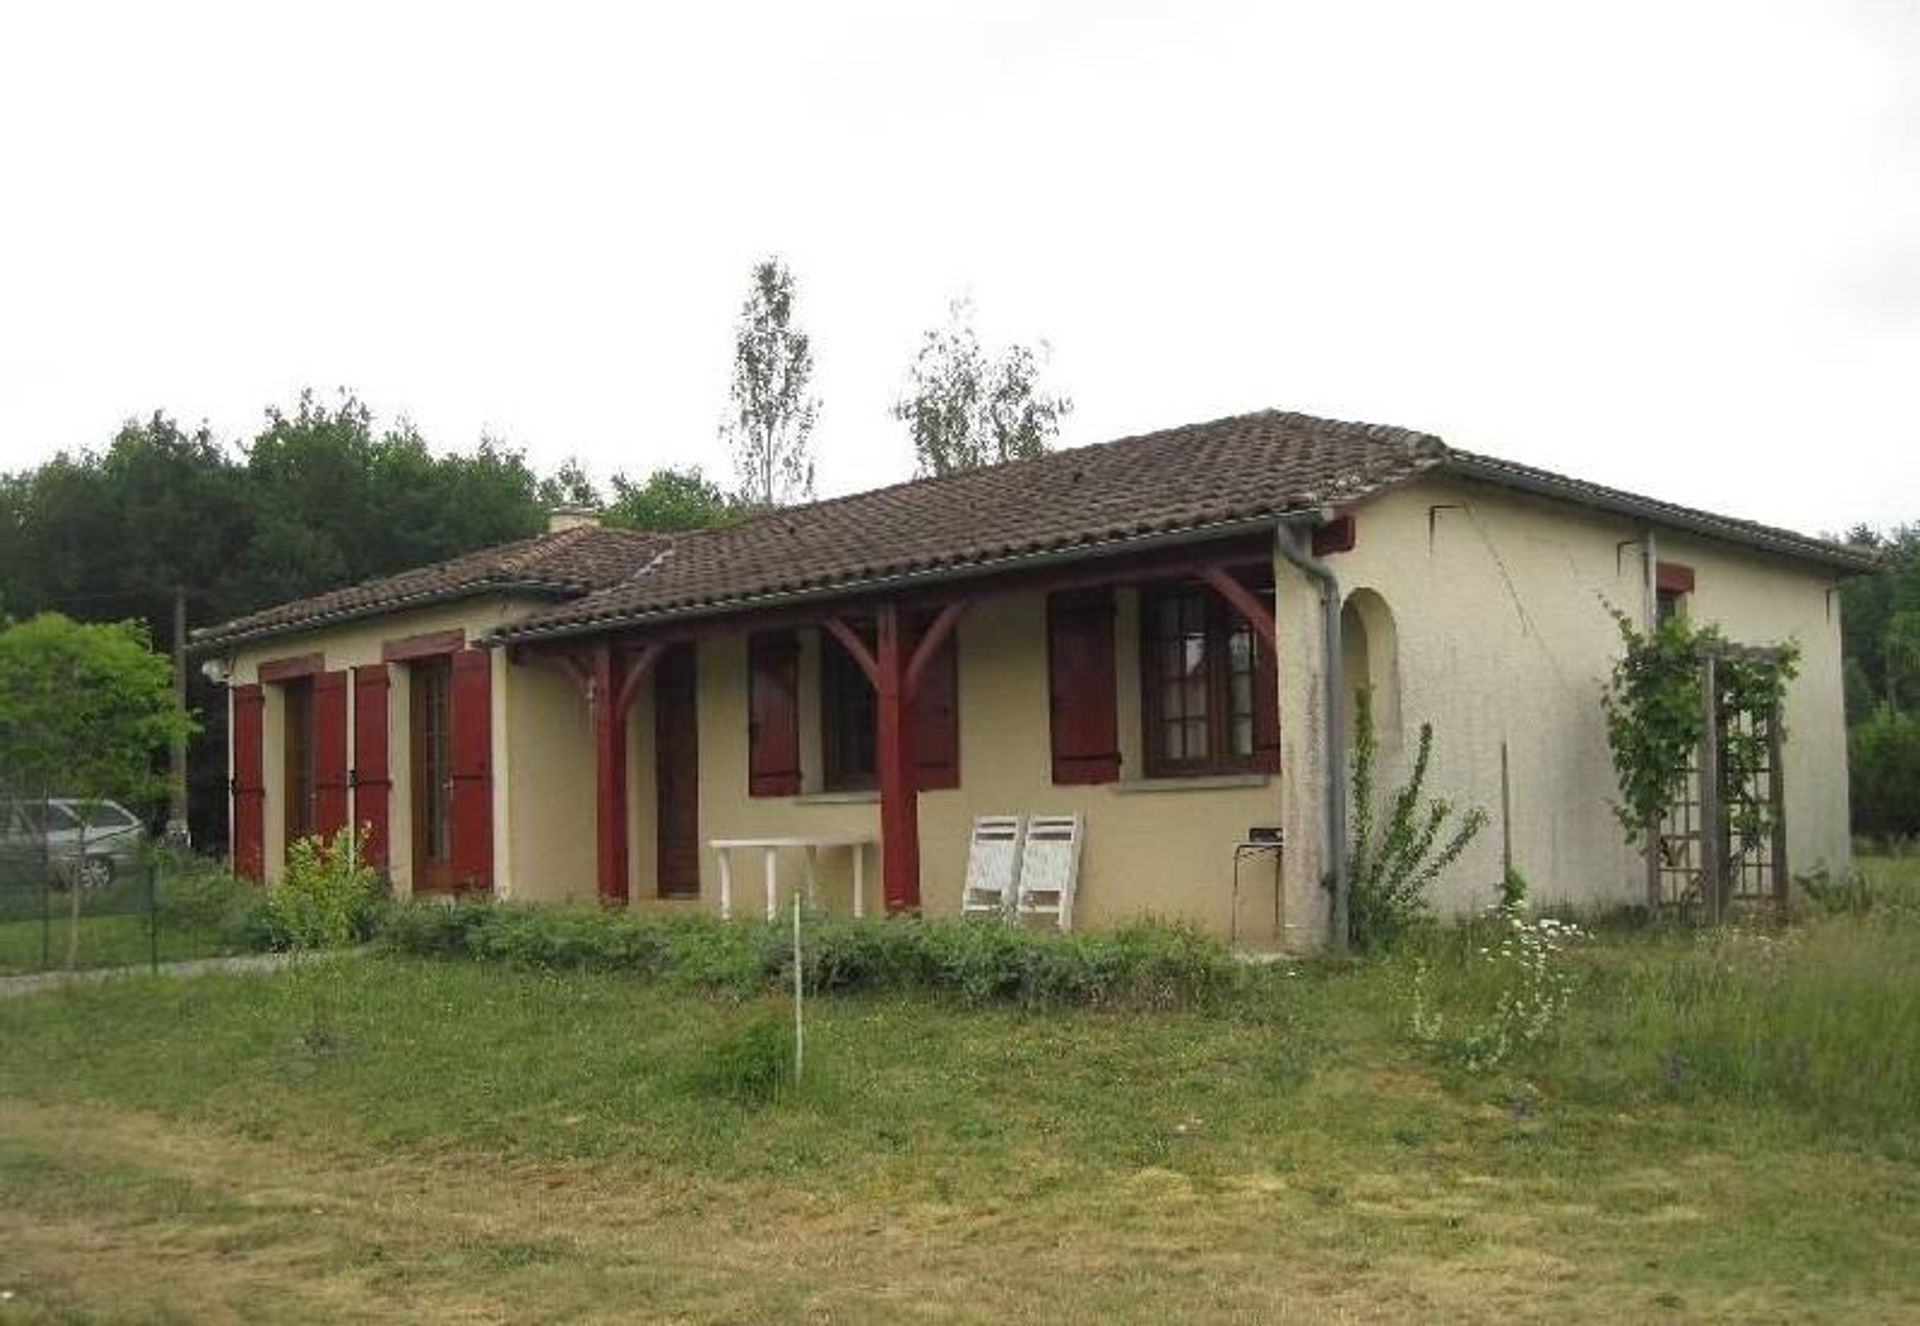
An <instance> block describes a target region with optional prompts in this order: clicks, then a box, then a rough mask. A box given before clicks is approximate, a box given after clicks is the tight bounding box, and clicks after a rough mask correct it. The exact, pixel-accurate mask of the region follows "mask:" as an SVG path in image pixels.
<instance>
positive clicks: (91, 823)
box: [73, 801, 139, 829]
mask: <svg viewBox="0 0 1920 1326" xmlns="http://www.w3.org/2000/svg"><path fill="white" fill-rule="evenodd" d="M73 813H74V814H75V815H77V816H79V817H80V818H81V819H82V820H84V821H85V822H86V825H87V827H88V828H89V829H125V828H128V827H130V826H132V825H134V824H137V823H138V822H139V821H137V820H135V819H134V818H133V816H132V815H131V814H129V813H128V812H127V811H125V810H123V809H121V808H120V807H119V806H117V805H115V804H114V803H113V802H111V801H97V802H95V803H94V804H92V805H90V806H89V805H85V804H82V805H78V806H75V807H74V808H73Z"/></svg>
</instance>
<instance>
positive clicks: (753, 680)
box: [747, 631, 800, 797]
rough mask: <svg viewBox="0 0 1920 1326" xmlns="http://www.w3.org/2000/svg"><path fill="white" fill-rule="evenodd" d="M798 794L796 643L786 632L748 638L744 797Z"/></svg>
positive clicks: (797, 656)
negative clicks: (745, 778) (745, 781)
mask: <svg viewBox="0 0 1920 1326" xmlns="http://www.w3.org/2000/svg"><path fill="white" fill-rule="evenodd" d="M799 791H800V641H799V639H798V637H796V636H795V635H794V634H793V632H791V631H769V632H761V633H759V634H756V635H750V636H748V637H747V795H748V796H756V797H787V796H795V795H797V794H798V793H799Z"/></svg>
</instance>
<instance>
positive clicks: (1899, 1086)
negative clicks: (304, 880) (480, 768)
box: [0, 863, 1920, 1322]
mask: <svg viewBox="0 0 1920 1326" xmlns="http://www.w3.org/2000/svg"><path fill="white" fill-rule="evenodd" d="M1869 869H1870V870H1875V871H1879V872H1882V873H1883V875H1884V876H1885V877H1889V878H1890V877H1891V874H1892V872H1893V871H1894V870H1895V869H1896V867H1894V866H1891V865H1884V864H1878V863H1875V864H1871V865H1870V866H1869ZM1898 869H1904V870H1906V871H1907V872H1908V874H1909V876H1910V877H1911V878H1910V880H1909V883H1910V884H1911V885H1913V886H1916V888H1920V871H1915V869H1914V866H1913V863H1904V864H1903V865H1902V866H1901V867H1898ZM1576 963H1577V970H1578V981H1579V996H1578V999H1577V1001H1576V1010H1575V1012H1574V1014H1573V1015H1572V1016H1571V1017H1570V1018H1569V1019H1568V1020H1567V1023H1566V1026H1565V1028H1564V1032H1563V1034H1562V1036H1561V1037H1560V1039H1559V1041H1558V1042H1557V1043H1556V1044H1555V1045H1553V1046H1552V1047H1550V1048H1548V1049H1547V1050H1545V1051H1543V1052H1541V1053H1539V1054H1537V1055H1535V1056H1534V1057H1532V1058H1530V1059H1529V1060H1527V1061H1526V1062H1525V1063H1524V1065H1518V1066H1509V1067H1507V1068H1503V1069H1500V1070H1497V1071H1494V1072H1491V1073H1485V1074H1468V1073H1465V1072H1464V1071H1462V1070H1461V1069H1459V1068H1458V1067H1457V1066H1452V1065H1451V1064H1450V1062H1449V1061H1448V1059H1447V1058H1446V1057H1445V1056H1444V1055H1438V1054H1435V1053H1434V1052H1432V1051H1431V1050H1428V1049H1426V1048H1423V1047H1421V1046H1419V1045H1417V1044H1415V1043H1413V1042H1412V1041H1411V1040H1410V1038H1409V1036H1408V1032H1407V1026H1408V1007H1409V994H1408V982H1409V976H1410V968H1409V966H1408V965H1407V964H1405V963H1387V962H1383V963H1369V964H1359V965H1355V966H1352V967H1347V968H1344V969H1343V968H1336V967H1334V966H1332V965H1319V964H1303V965H1302V966H1301V967H1299V968H1298V969H1297V974H1292V975H1289V974H1287V973H1286V972H1285V971H1284V970H1280V969H1277V970H1274V971H1273V972H1271V973H1270V974H1269V975H1268V976H1266V977H1265V978H1264V979H1262V980H1261V981H1260V982H1259V984H1258V987H1257V988H1256V989H1254V990H1252V991H1250V992H1249V993H1248V994H1246V995H1245V996H1244V997H1242V998H1239V999H1237V1000H1236V1001H1235V1002H1234V1003H1233V1004H1232V1005H1231V1006H1230V1007H1229V1008H1227V1009H1225V1010H1216V1011H1212V1012H1206V1013H1179V1014H1175V1013H1155V1014H1142V1013H1115V1012H1099V1011H1086V1010H1066V1011H1053V1012H1045V1013H1038V1012H1036V1013H1022V1012H1018V1011H1012V1010H1006V1009H998V1008H966V1007H961V1006H958V1005H955V1004H953V1003H946V1002H938V1001H934V1000H931V999H928V998H925V997H914V996H887V997H868V998H852V997H847V998H838V999H832V1000H821V1001H819V1002H817V1003H816V1004H814V1005H813V1006H812V1008H811V1016H810V1021H809V1024H808V1046H809V1064H810V1066H811V1073H810V1077H809V1079H808V1080H807V1081H806V1082H805V1083H804V1084H803V1085H802V1086H801V1087H800V1088H799V1089H798V1090H797V1091H794V1092H791V1093H789V1094H788V1095H786V1096H784V1097H782V1098H781V1099H778V1100H776V1101H775V1102H773V1103H772V1104H769V1105H764V1106H758V1107H756V1106H750V1105H745V1104H740V1103H737V1102H736V1101H735V1100H734V1099H732V1098H730V1097H729V1096H728V1095H727V1094H726V1093H724V1092H723V1091H720V1090H717V1089H716V1086H715V1084H714V1083H713V1082H712V1081H711V1078H712V1075H713V1064H714V1061H715V1047H716V1046H717V1045H719V1044H721V1043H723V1041H724V1040H725V1039H726V1037H727V1036H728V1033H729V1032H730V1031H731V1030H734V1029H737V1028H738V1027H739V1026H741V1025H742V1024H744V1023H746V1022H750V1021H751V1020H752V1019H754V1018H756V1017H760V1016H763V1015H764V1014H763V1010H762V1009H761V1008H760V1007H759V1006H758V1005H749V1006H744V1007H743V1006H736V1005H729V1004H727V1003H725V1002H722V1001H719V1000H716V999H713V998H710V997H706V996H701V995H696V994H691V993H686V992H683V991H679V990H676V989H673V988H671V987H669V986H666V985H661V984H648V983H643V982H638V981H635V980H633V979H631V978H627V977H621V976H613V975H587V974H578V973H575V974H568V975H564V976H558V975H543V974H539V973H532V972H525V971H518V970H513V969H510V968H506V967H499V966H491V965H478V964H470V963H464V962H444V963H441V962H431V961H422V960H412V959H399V958H374V959H366V960H360V961H343V962H342V963H340V964H337V965H334V966H332V967H331V968H328V967H321V968H313V969H303V970H297V971H293V972H288V973H282V974H278V975H273V976H244V977H242V976H209V977H202V978H198V979H194V980H174V981H169V980H164V979H161V980H155V979H151V978H135V979H129V980H126V981H122V982H116V983H113V984H110V985H105V986H97V987H91V988H74V989H70V990H64V991H59V992H55V993H50V994H44V995H35V996H30V997H25V998H20V999H15V1000H10V1001H8V1002H7V1003H6V1004H4V1005H0V1249H4V1250H5V1251H4V1253H0V1294H10V1295H11V1297H8V1298H5V1299H0V1320H4V1321H9V1322H10V1321H16V1320H17V1321H27V1322H33V1321H67V1320H108V1321H118V1320H126V1321H221V1320H235V1321H249V1320H264V1321H308V1320H311V1321H337V1320H342V1319H355V1318H366V1317H374V1316H384V1317H397V1318H407V1319H423V1320H449V1321H452V1320H458V1321H469V1320H473V1321H487V1320H511V1321H573V1320H582V1319H586V1320H607V1321H633V1320H673V1321H697V1322H723V1321H725V1322H735V1321H769V1322H772V1321H781V1322H784V1321H794V1320H808V1321H822V1322H825V1321H833V1322H842V1321H895V1320H900V1319H903V1318H904V1319H916V1320H929V1321H983V1322H984V1321H1005V1320H1009V1319H1025V1320H1033V1319H1045V1320H1067V1321H1078V1320H1111V1321H1153V1322H1163V1321H1250V1320H1303V1321H1316V1320H1341V1321H1344V1320H1355V1319H1364V1320H1373V1319H1384V1320H1433V1319H1488V1318H1504V1317H1519V1318H1549V1317H1551V1318H1557V1319H1562V1320H1565V1319H1594V1318H1603V1319H1613V1320H1632V1321H1641V1320H1646V1319H1649V1318H1654V1319H1658V1318H1662V1317H1668V1318H1674V1319H1708V1320H1728V1321H1732V1320H1741V1321H1752V1320H1784V1319H1795V1320H1797V1319H1815V1318H1818V1319H1822V1320H1828V1319H1848V1318H1851V1319H1858V1320H1889V1319H1898V1318H1914V1319H1920V1092H1916V1091H1915V1090H1914V1084H1915V1082H1916V1081H1917V1080H1920V1079H1917V1078H1916V1076H1915V1073H1916V1072H1917V1071H1920V1070H1916V1069H1915V1067H1914V1066H1913V1065H1912V1064H1910V1063H1909V1062H1907V1061H1908V1059H1910V1058H1913V1057H1920V1056H1914V1055H1910V1054H1909V1051H1912V1050H1913V1049H1914V1048H1915V1046H1916V1045H1920V919H1916V918H1915V916H1914V915H1913V913H1912V912H1911V910H1907V911H1900V910H1899V909H1893V910H1891V911H1888V910H1882V911H1880V912H1876V913H1873V914H1870V915H1867V916H1863V917H1849V918H1844V919H1841V920H1835V921H1825V922H1821V923H1818V924H1816V925H1813V926H1809V927H1807V928H1806V930H1805V931H1803V932H1797V933H1795V934H1793V935H1790V936H1788V937H1786V938H1785V939H1781V938H1778V937H1771V936H1765V935H1755V934H1750V935H1734V936H1720V937H1712V938H1709V939H1697V938H1694V937H1690V936H1686V935H1670V934H1656V935H1651V936H1649V935H1611V936H1608V937H1606V938H1603V939H1601V940H1599V941H1596V942H1594V943H1591V944H1589V945H1586V946H1584V948H1583V950H1582V951H1581V952H1580V953H1579V955H1578V957H1577V959H1576ZM1716 982H1718V984H1716ZM1695 994H1698V995H1699V996H1700V997H1699V998H1697V999H1696V998H1695V997H1694V995H1695ZM1663 1001H1664V1003H1665V1004H1671V1005H1672V1007H1663ZM1776 1033H1777V1034H1776ZM1883 1051H1884V1053H1883ZM1776 1052H1777V1053H1776Z"/></svg>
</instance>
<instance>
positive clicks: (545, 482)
mask: <svg viewBox="0 0 1920 1326" xmlns="http://www.w3.org/2000/svg"><path fill="white" fill-rule="evenodd" d="M540 505H541V506H544V507H546V508H547V509H548V510H549V511H551V510H553V508H555V507H558V506H578V507H597V506H599V505H600V490H599V489H598V488H597V487H595V486H594V482H593V479H592V478H591V477H590V476H589V475H588V474H587V472H586V470H585V469H583V468H581V465H580V461H579V458H578V457H575V456H568V457H567V458H566V459H565V460H563V461H561V462H560V468H559V469H557V470H555V471H554V472H553V473H552V474H550V475H548V476H547V477H546V478H544V479H542V480H541V481H540Z"/></svg>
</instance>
